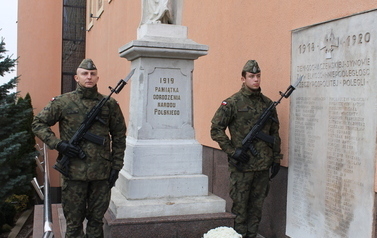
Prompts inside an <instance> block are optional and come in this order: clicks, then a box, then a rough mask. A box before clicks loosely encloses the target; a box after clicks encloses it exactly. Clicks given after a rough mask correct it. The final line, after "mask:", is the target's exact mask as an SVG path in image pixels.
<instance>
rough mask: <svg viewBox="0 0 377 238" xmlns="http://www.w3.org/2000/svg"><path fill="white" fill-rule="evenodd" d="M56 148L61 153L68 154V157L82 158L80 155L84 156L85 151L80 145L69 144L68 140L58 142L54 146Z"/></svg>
mask: <svg viewBox="0 0 377 238" xmlns="http://www.w3.org/2000/svg"><path fill="white" fill-rule="evenodd" d="M56 149H57V150H58V151H59V152H60V153H62V154H63V155H65V156H68V157H69V158H73V157H79V158H82V156H84V157H85V153H84V152H83V151H82V150H81V148H80V147H78V146H74V145H71V144H69V143H68V141H61V142H59V144H58V145H57V146H56Z"/></svg>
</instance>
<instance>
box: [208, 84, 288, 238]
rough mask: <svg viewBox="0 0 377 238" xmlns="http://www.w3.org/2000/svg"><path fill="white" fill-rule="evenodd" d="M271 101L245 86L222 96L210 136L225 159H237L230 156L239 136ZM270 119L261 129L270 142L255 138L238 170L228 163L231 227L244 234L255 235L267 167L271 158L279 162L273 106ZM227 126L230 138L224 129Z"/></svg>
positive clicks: (266, 184)
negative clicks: (252, 151) (271, 139)
mask: <svg viewBox="0 0 377 238" xmlns="http://www.w3.org/2000/svg"><path fill="white" fill-rule="evenodd" d="M271 103H272V101H271V100H270V99H269V98H267V97H266V96H264V95H263V94H262V93H261V90H260V89H259V90H258V91H252V90H250V89H249V88H247V87H246V86H244V85H243V86H242V88H241V89H240V90H239V91H238V92H237V93H235V94H234V95H232V96H231V97H229V98H227V99H226V100H224V101H223V102H222V104H221V106H220V107H219V108H218V109H217V111H216V113H215V115H214V116H213V118H212V121H211V122H212V125H211V138H212V139H213V140H214V141H216V142H217V143H218V144H219V146H220V148H221V149H222V150H223V151H224V152H226V153H227V154H228V160H229V161H231V162H232V163H237V161H235V160H234V159H233V158H232V156H233V154H234V152H235V150H236V148H240V147H241V146H242V140H243V139H244V138H245V137H246V135H247V134H248V133H249V131H250V130H251V128H252V127H253V126H254V125H255V123H256V122H257V120H258V119H259V117H260V116H261V114H262V113H263V111H264V110H265V109H266V108H267V107H268V106H270V105H271ZM272 117H273V119H270V120H268V122H267V123H266V125H265V127H264V128H263V130H262V131H263V132H264V133H265V134H267V135H271V136H273V137H274V141H275V143H274V144H273V145H271V144H270V143H267V142H265V141H262V140H256V141H255V143H254V147H255V149H256V150H257V151H258V153H259V154H258V155H257V156H253V155H252V154H251V152H250V151H249V152H248V154H249V156H250V160H249V161H248V163H245V164H240V166H241V167H242V172H240V171H238V170H237V169H236V168H235V167H234V166H233V165H232V164H231V163H229V170H230V171H231V176H230V188H231V190H230V197H231V198H232V200H233V208H232V212H233V213H234V214H235V215H236V218H235V230H236V231H237V232H238V233H240V234H242V235H243V236H244V237H256V235H257V231H258V225H259V222H260V219H261V216H262V206H263V201H264V199H265V198H266V196H267V193H268V188H269V168H270V167H271V165H272V163H273V162H276V163H280V160H281V158H282V155H281V154H280V136H279V120H278V117H277V113H276V110H275V111H274V112H273V114H272ZM226 129H229V133H230V138H229V137H228V135H227V133H226Z"/></svg>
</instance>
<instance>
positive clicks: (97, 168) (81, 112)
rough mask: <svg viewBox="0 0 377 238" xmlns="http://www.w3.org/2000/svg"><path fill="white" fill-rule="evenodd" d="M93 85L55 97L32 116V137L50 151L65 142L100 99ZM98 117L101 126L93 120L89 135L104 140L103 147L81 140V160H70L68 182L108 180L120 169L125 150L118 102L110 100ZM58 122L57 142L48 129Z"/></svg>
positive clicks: (124, 126) (123, 127) (124, 131)
mask: <svg viewBox="0 0 377 238" xmlns="http://www.w3.org/2000/svg"><path fill="white" fill-rule="evenodd" d="M104 97H105V96H104V95H101V94H100V93H98V91H97V86H95V87H93V88H84V87H81V86H80V85H78V86H77V89H76V90H75V91H72V92H69V93H65V94H62V95H60V96H57V97H55V98H53V99H52V100H51V102H49V103H48V105H47V106H46V107H45V108H44V109H43V110H42V111H41V112H40V113H39V114H38V115H37V116H35V117H34V120H33V122H32V130H33V132H34V134H35V135H36V136H37V137H39V138H40V139H41V140H42V141H43V142H44V143H46V144H47V145H48V146H49V147H50V148H51V149H56V147H57V144H58V143H59V142H60V141H61V140H66V141H69V140H70V139H71V137H72V136H73V135H74V133H75V132H76V131H77V129H78V128H79V126H80V125H81V122H83V121H84V119H85V117H86V114H87V113H88V112H89V111H90V110H91V109H92V108H93V107H94V106H95V105H96V104H97V103H98V102H99V101H100V100H101V99H102V98H104ZM100 118H101V119H102V120H103V121H104V122H105V123H104V124H103V123H101V122H99V121H96V122H95V123H94V124H93V125H92V127H91V128H90V129H89V132H91V133H93V134H95V135H97V136H101V137H103V138H105V139H106V143H105V145H98V144H95V143H92V142H90V141H87V140H85V139H83V140H82V141H81V142H80V144H79V145H80V147H81V149H82V150H83V151H84V152H85V154H86V157H85V158H84V159H79V158H70V164H69V174H70V179H72V180H84V181H88V180H102V179H108V177H109V175H110V169H111V168H114V169H117V170H120V169H121V168H122V167H123V157H124V150H125V148H126V135H125V134H126V124H125V121H124V117H123V114H122V112H121V109H120V107H119V105H118V103H117V102H116V101H115V100H114V99H113V98H110V99H109V100H108V101H107V102H106V104H105V105H104V106H103V107H102V110H101V113H100ZM57 122H59V132H60V139H59V138H57V137H56V135H55V133H54V132H53V131H52V130H51V128H50V127H51V126H53V125H55V124H56V123H57Z"/></svg>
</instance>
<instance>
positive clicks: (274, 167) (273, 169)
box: [270, 162, 280, 179]
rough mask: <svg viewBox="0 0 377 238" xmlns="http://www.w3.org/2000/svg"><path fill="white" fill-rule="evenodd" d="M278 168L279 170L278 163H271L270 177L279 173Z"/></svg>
mask: <svg viewBox="0 0 377 238" xmlns="http://www.w3.org/2000/svg"><path fill="white" fill-rule="evenodd" d="M279 170H280V163H275V162H274V163H272V166H271V177H270V179H273V178H274V177H275V176H276V175H277V174H278V173H279Z"/></svg>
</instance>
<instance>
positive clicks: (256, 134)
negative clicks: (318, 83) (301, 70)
mask: <svg viewBox="0 0 377 238" xmlns="http://www.w3.org/2000/svg"><path fill="white" fill-rule="evenodd" d="M302 78H303V76H300V77H298V79H297V81H296V83H295V84H293V85H290V86H289V87H288V88H287V90H286V91H285V93H283V92H281V91H279V94H280V96H281V97H280V98H279V100H277V101H275V102H272V103H271V105H270V106H269V107H268V108H267V109H266V110H264V111H263V113H262V115H261V116H260V117H259V119H258V121H257V123H255V125H254V126H253V127H252V128H251V130H250V132H249V133H248V134H247V135H246V137H245V138H244V139H243V141H242V147H241V148H239V149H237V150H236V153H235V155H234V156H233V158H235V159H236V160H237V158H239V156H240V155H241V154H243V153H246V152H247V151H248V150H250V152H251V154H252V155H253V156H257V155H259V152H258V151H257V150H256V149H255V147H254V145H253V142H254V141H255V140H256V139H260V140H263V141H265V142H267V143H270V144H274V142H275V138H274V137H273V136H270V135H267V134H265V133H263V132H262V129H263V128H264V126H265V124H266V122H267V121H268V120H269V119H272V120H275V118H272V117H271V115H272V113H273V111H274V110H275V108H276V106H277V105H278V104H279V103H280V101H281V100H282V99H283V98H288V97H289V96H290V95H291V93H292V92H293V91H294V90H295V89H296V87H297V86H298V84H299V83H300V82H301V80H302ZM245 162H247V161H245ZM230 163H231V164H232V165H233V166H234V167H236V168H237V169H238V170H239V171H242V167H241V166H240V163H241V161H239V160H237V163H233V162H232V161H230Z"/></svg>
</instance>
